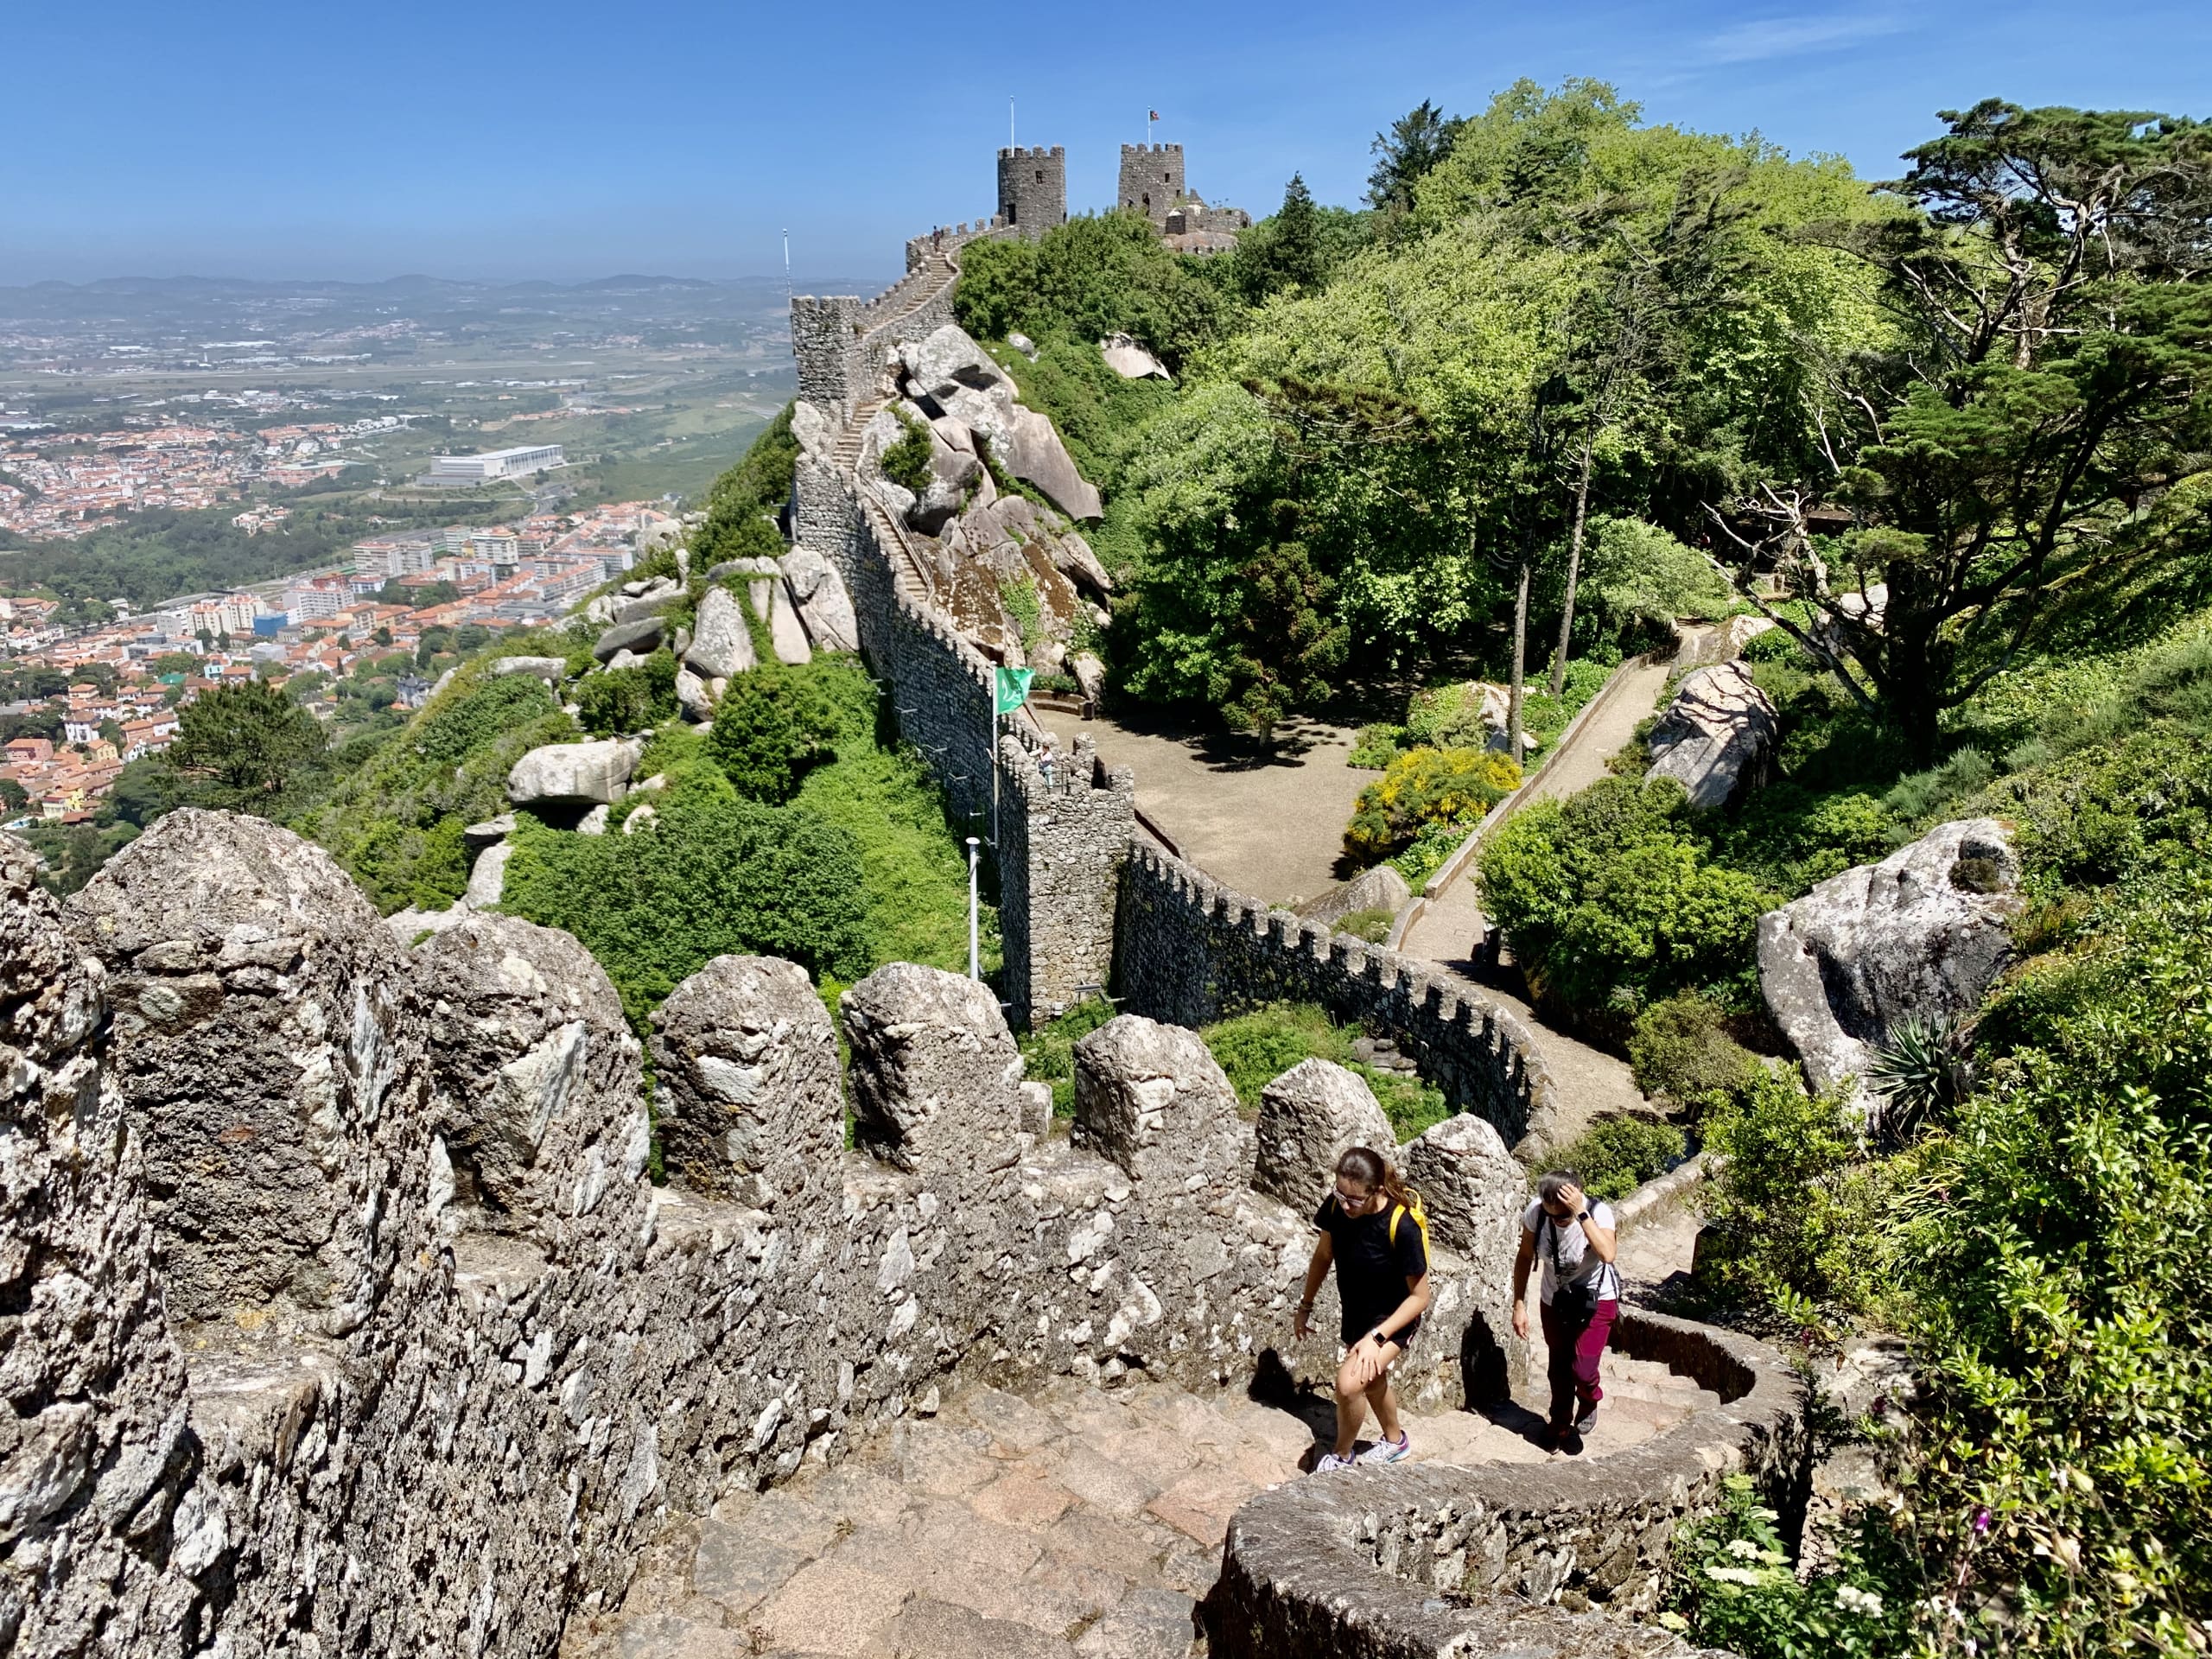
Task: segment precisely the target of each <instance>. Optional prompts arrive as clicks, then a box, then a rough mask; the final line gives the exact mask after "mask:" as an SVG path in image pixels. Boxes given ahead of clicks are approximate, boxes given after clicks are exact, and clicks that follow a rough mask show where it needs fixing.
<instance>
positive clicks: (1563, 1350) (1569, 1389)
mask: <svg viewBox="0 0 2212 1659" xmlns="http://www.w3.org/2000/svg"><path fill="white" fill-rule="evenodd" d="M1620 1311H1621V1305H1620V1304H1619V1303H1618V1302H1612V1301H1606V1302H1600V1303H1599V1304H1598V1311H1597V1313H1595V1314H1593V1315H1592V1317H1591V1319H1590V1323H1589V1324H1587V1325H1577V1324H1575V1323H1574V1322H1573V1320H1571V1319H1567V1318H1566V1317H1565V1316H1564V1315H1562V1314H1560V1313H1555V1312H1554V1311H1553V1308H1552V1305H1551V1304H1550V1303H1549V1302H1546V1303H1545V1304H1544V1342H1545V1344H1546V1345H1547V1346H1548V1347H1549V1348H1550V1350H1551V1366H1550V1371H1551V1383H1552V1421H1553V1423H1554V1425H1557V1424H1561V1423H1571V1422H1573V1421H1574V1420H1575V1418H1577V1417H1578V1416H1580V1415H1581V1414H1582V1413H1583V1412H1586V1411H1595V1410H1597V1408H1598V1402H1599V1401H1600V1400H1602V1399H1604V1398H1605V1389H1601V1388H1599V1386H1598V1357H1599V1355H1600V1354H1603V1353H1604V1352H1605V1344H1606V1342H1607V1341H1608V1340H1609V1339H1611V1336H1612V1334H1613V1320H1614V1319H1616V1318H1617V1317H1618V1315H1619V1313H1620ZM1578 1406H1579V1407H1580V1410H1578V1409H1577V1407H1578Z"/></svg>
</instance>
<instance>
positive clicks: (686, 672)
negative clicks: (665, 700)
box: [676, 668, 715, 724]
mask: <svg viewBox="0 0 2212 1659" xmlns="http://www.w3.org/2000/svg"><path fill="white" fill-rule="evenodd" d="M676 703H677V708H679V709H682V710H683V717H684V719H686V720H689V721H696V722H699V723H702V724H703V723H704V722H705V721H710V720H712V719H713V718H714V717H715V694H714V691H713V689H712V688H711V687H710V686H709V684H708V683H707V682H706V681H704V680H702V679H701V678H700V677H698V676H697V675H696V674H694V673H693V672H692V671H690V669H688V668H679V669H677V671H676Z"/></svg>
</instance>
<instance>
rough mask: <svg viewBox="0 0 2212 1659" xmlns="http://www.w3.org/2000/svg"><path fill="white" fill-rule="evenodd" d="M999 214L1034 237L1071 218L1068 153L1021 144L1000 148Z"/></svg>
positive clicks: (1015, 227) (1040, 146)
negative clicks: (1026, 146)
mask: <svg viewBox="0 0 2212 1659" xmlns="http://www.w3.org/2000/svg"><path fill="white" fill-rule="evenodd" d="M998 216H999V218H1001V219H1003V220H1005V221H1006V223H1007V224H1008V225H1010V226H1013V227H1014V230H1015V231H1016V232H1017V233H1019V234H1020V235H1022V236H1025V237H1027V238H1031V239H1034V238H1038V237H1040V236H1042V235H1044V233H1045V232H1046V231H1049V230H1051V229H1052V226H1055V225H1065V224H1066V223H1067V219H1068V153H1067V150H1066V149H1065V148H1064V147H1063V146H1061V145H1059V144H1054V145H1053V146H1052V148H1051V149H1045V148H1044V147H1043V146H1042V145H1039V146H1037V147H1036V148H1034V149H1024V148H1020V147H1019V146H1017V147H1015V148H1012V149H1001V151H999V212H998Z"/></svg>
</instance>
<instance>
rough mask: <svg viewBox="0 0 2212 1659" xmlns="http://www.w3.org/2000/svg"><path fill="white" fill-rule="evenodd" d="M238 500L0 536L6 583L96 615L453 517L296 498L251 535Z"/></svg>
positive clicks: (436, 509)
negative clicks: (78, 533)
mask: <svg viewBox="0 0 2212 1659" xmlns="http://www.w3.org/2000/svg"><path fill="white" fill-rule="evenodd" d="M238 511H239V507H238V504H235V503H232V504H229V505H224V506H219V507H209V508H207V509H204V510H202V511H200V512H141V513H136V514H133V515H132V516H131V517H130V518H127V519H125V520H124V522H123V523H121V524H112V525H110V526H109V527H107V528H106V529H105V530H97V531H93V532H92V534H91V535H89V536H84V537H79V538H77V539H76V540H74V541H46V542H26V541H23V540H22V539H21V538H10V539H8V540H5V541H0V588H6V589H12V590H15V591H18V592H21V591H22V590H25V589H28V588H44V589H47V590H49V591H51V592H52V593H53V594H55V595H56V596H57V597H59V598H60V599H62V600H63V601H67V606H68V609H67V612H66V613H65V617H66V619H67V620H90V619H92V617H94V616H95V615H96V614H97V613H94V612H93V611H92V609H91V608H90V607H92V606H94V605H97V606H99V607H103V612H104V608H105V605H106V604H107V602H108V601H111V600H115V599H127V600H129V601H130V603H131V605H132V606H133V607H145V606H149V605H156V604H159V603H160V602H161V601H163V600H166V599H174V598H175V597H176V596H177V595H178V594H192V593H200V592H203V591H208V590H213V589H220V588H238V587H243V586H244V585H245V584H246V583H247V582H266V581H268V580H270V578H271V577H275V576H282V575H289V574H290V573H291V572H293V571H295V570H305V569H311V568H313V567H314V566H315V565H318V564H327V563H330V562H331V561H332V560H334V559H335V558H336V557H337V556H338V555H339V554H340V553H341V552H342V551H344V550H345V549H346V547H347V546H349V545H350V544H351V543H354V542H356V541H359V540H360V539H361V538H362V537H365V536H369V535H372V534H374V533H375V532H376V531H378V530H380V529H381V530H391V529H393V528H396V527H404V526H408V525H419V524H433V523H435V524H443V523H447V522H448V521H449V520H450V518H451V516H452V513H453V512H454V508H453V507H452V506H451V505H449V504H431V505H425V506H423V507H420V508H409V507H407V506H404V505H396V504H392V503H379V504H378V511H377V512H376V514H375V515H374V518H375V522H372V516H371V515H370V514H369V513H368V512H365V511H363V510H362V509H360V508H359V507H358V506H356V505H354V504H353V503H352V502H351V501H346V502H340V503H334V504H332V505H327V506H312V507H311V506H306V505H295V506H294V508H293V511H292V516H291V518H289V519H287V520H285V521H284V522H283V524H277V525H275V526H272V527H270V528H269V529H265V530H264V531H261V532H260V533H259V534H258V535H253V536H249V535H248V534H246V532H245V531H243V530H239V529H238V528H236V527H235V526H234V525H232V523H231V519H232V518H233V517H234V516H235V515H236V514H237V513H238Z"/></svg>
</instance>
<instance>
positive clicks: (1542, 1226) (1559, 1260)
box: [1521, 1198, 1621, 1302]
mask: <svg viewBox="0 0 2212 1659" xmlns="http://www.w3.org/2000/svg"><path fill="white" fill-rule="evenodd" d="M1590 1219H1591V1220H1592V1221H1594V1222H1596V1223H1597V1224H1599V1226H1600V1227H1604V1228H1606V1229H1608V1230H1611V1228H1612V1227H1613V1226H1614V1225H1615V1223H1614V1221H1613V1207H1612V1205H1609V1204H1607V1203H1606V1202H1605V1200H1604V1199H1602V1198H1595V1199H1592V1201H1591V1204H1590ZM1521 1230H1522V1232H1524V1233H1530V1234H1534V1235H1535V1240H1536V1257H1537V1259H1538V1260H1539V1261H1541V1262H1542V1263H1543V1264H1544V1280H1543V1291H1542V1295H1543V1300H1545V1301H1547V1302H1548V1301H1550V1300H1551V1299H1552V1293H1553V1292H1554V1290H1557V1289H1558V1288H1559V1287H1560V1281H1562V1280H1563V1281H1566V1282H1567V1283H1568V1284H1571V1285H1581V1284H1588V1283H1591V1282H1592V1281H1594V1282H1595V1283H1596V1285H1597V1287H1598V1300H1599V1301H1601V1302H1617V1301H1618V1300H1620V1294H1621V1276H1620V1274H1619V1273H1618V1271H1616V1270H1615V1268H1614V1267H1613V1264H1612V1263H1611V1262H1605V1261H1601V1260H1600V1259H1599V1255H1598V1253H1597V1252H1596V1251H1595V1250H1593V1249H1591V1248H1590V1239H1589V1236H1588V1235H1586V1233H1584V1232H1583V1230H1582V1224H1581V1223H1580V1222H1579V1221H1574V1220H1572V1219H1570V1220H1568V1221H1567V1222H1565V1223H1558V1222H1554V1221H1553V1220H1552V1218H1551V1217H1549V1216H1547V1215H1546V1214H1545V1213H1544V1206H1543V1204H1542V1202H1541V1200H1535V1201H1532V1202H1531V1203H1530V1204H1529V1207H1528V1208H1527V1209H1526V1210H1523V1211H1522V1212H1521Z"/></svg>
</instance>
